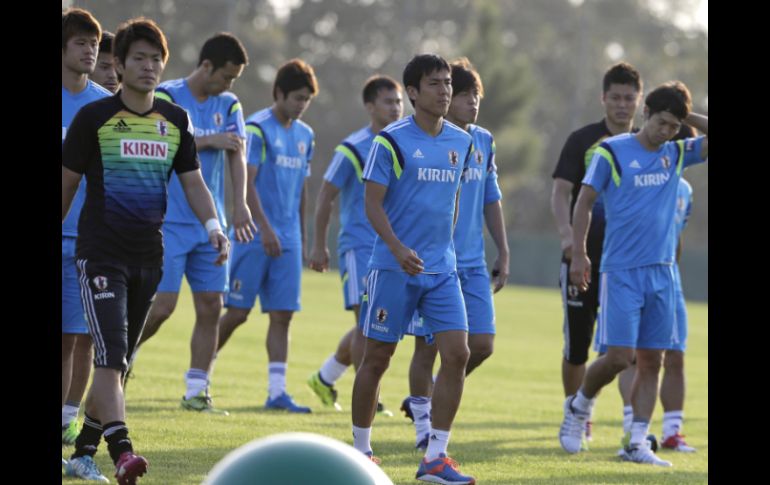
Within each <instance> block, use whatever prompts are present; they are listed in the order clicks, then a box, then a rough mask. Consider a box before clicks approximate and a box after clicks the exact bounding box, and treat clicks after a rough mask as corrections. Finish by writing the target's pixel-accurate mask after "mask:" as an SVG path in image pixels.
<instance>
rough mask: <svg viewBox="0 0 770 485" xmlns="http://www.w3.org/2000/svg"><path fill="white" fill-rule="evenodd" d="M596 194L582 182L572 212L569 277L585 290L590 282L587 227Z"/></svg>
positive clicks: (581, 289)
mask: <svg viewBox="0 0 770 485" xmlns="http://www.w3.org/2000/svg"><path fill="white" fill-rule="evenodd" d="M597 195H598V194H597V192H596V190H594V188H593V187H591V186H590V185H585V184H584V185H583V186H582V187H581V188H580V193H579V194H578V199H577V202H576V203H575V212H574V213H573V214H572V261H571V263H570V266H569V277H570V280H571V281H572V284H574V285H575V286H577V287H578V289H579V290H580V291H586V290H587V289H588V285H589V284H590V283H591V260H589V259H588V252H587V250H586V239H587V237H588V227H589V226H590V225H591V209H592V208H593V206H594V202H595V201H596V197H597Z"/></svg>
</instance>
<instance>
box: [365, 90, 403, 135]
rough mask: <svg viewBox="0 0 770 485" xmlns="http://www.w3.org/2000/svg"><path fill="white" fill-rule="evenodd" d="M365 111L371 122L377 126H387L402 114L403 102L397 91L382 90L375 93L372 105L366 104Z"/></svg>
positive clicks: (399, 92)
mask: <svg viewBox="0 0 770 485" xmlns="http://www.w3.org/2000/svg"><path fill="white" fill-rule="evenodd" d="M367 109H368V110H369V114H370V115H371V117H372V120H373V121H375V122H376V123H377V124H379V125H383V126H387V125H389V124H391V123H393V122H394V121H396V120H397V119H399V118H401V116H403V114H404V100H403V97H402V96H401V91H400V90H398V89H385V88H382V89H380V90H379V91H377V98H375V100H374V102H373V103H367Z"/></svg>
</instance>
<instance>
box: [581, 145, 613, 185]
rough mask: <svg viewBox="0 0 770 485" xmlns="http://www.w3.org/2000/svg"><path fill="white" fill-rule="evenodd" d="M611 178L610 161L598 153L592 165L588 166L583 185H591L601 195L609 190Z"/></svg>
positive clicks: (595, 154) (595, 153) (592, 159)
mask: <svg viewBox="0 0 770 485" xmlns="http://www.w3.org/2000/svg"><path fill="white" fill-rule="evenodd" d="M611 176H612V169H611V167H610V161H609V160H607V159H606V158H604V157H603V156H602V155H601V154H599V153H598V152H594V156H593V158H591V165H589V166H588V170H587V171H586V175H585V177H583V181H582V183H583V184H584V185H590V186H591V187H593V189H594V190H595V191H596V192H597V193H601V192H603V191H604V189H606V188H607V184H608V183H609V181H610V178H611Z"/></svg>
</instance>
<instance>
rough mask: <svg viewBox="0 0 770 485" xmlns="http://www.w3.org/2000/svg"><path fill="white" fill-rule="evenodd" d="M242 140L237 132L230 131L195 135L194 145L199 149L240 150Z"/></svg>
mask: <svg viewBox="0 0 770 485" xmlns="http://www.w3.org/2000/svg"><path fill="white" fill-rule="evenodd" d="M242 144H243V140H242V139H241V137H239V136H238V134H237V133H233V132H230V131H226V132H222V133H214V134H213V135H206V136H196V137H195V147H196V148H197V149H198V150H199V151H200V150H227V151H231V152H236V151H239V150H241V149H242V148H241V147H242V146H243V145H242Z"/></svg>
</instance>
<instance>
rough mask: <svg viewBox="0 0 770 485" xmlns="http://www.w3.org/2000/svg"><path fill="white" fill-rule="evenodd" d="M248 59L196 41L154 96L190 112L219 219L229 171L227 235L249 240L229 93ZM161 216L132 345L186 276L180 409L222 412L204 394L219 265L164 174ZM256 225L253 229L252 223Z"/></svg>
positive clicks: (238, 128) (237, 48) (226, 40)
mask: <svg viewBox="0 0 770 485" xmlns="http://www.w3.org/2000/svg"><path fill="white" fill-rule="evenodd" d="M247 64H248V57H247V55H246V50H245V49H244V48H243V45H242V44H241V42H240V41H239V40H238V39H237V38H236V37H234V36H232V35H230V34H228V33H219V34H216V35H214V36H212V37H210V38H209V39H208V40H206V42H205V43H204V44H203V47H202V48H201V51H200V55H199V57H198V66H197V67H196V68H195V70H194V71H193V72H192V73H191V74H190V75H189V76H187V77H186V78H182V79H175V80H172V81H165V82H164V83H162V84H161V85H160V86H158V89H157V91H156V93H155V95H156V96H157V97H159V98H160V99H164V100H166V101H169V102H172V103H176V104H178V105H179V106H181V107H182V108H184V109H185V110H186V111H187V113H188V114H189V115H190V119H191V120H192V124H193V126H194V127H195V145H196V147H197V149H198V156H199V157H200V161H201V174H202V175H203V179H204V180H205V181H206V186H207V187H208V189H209V191H210V192H211V194H212V196H213V198H214V203H215V204H216V207H217V214H218V215H219V223H220V224H221V225H222V227H226V224H227V222H226V220H225V160H226V161H227V163H228V166H229V168H230V180H231V182H232V186H231V189H232V194H233V238H234V239H235V240H236V241H241V242H247V241H250V240H252V239H253V234H252V228H253V227H254V223H253V222H252V220H251V212H250V211H249V208H248V207H247V205H246V195H245V191H246V164H245V161H244V147H243V141H244V139H245V138H246V129H245V125H244V121H243V109H242V108H241V103H240V102H239V101H238V97H237V96H235V94H233V93H231V92H230V91H229V90H230V89H231V88H232V85H233V83H234V82H235V80H236V79H238V77H240V75H241V73H242V72H243V68H244V67H245V66H246V65H247ZM168 199H169V201H168V212H167V214H166V220H165V222H164V223H163V241H164V244H165V253H164V258H163V277H162V278H161V280H160V283H159V284H158V294H157V295H156V297H155V301H154V302H153V304H152V308H151V309H150V314H149V316H148V317H147V325H146V327H145V329H144V332H143V333H142V338H141V340H140V344H142V343H144V342H146V341H147V340H148V339H149V338H150V337H152V336H153V335H155V333H156V332H157V331H158V329H159V328H160V326H161V325H162V324H163V322H165V321H166V320H168V318H169V317H170V316H171V315H172V314H173V312H174V309H175V308H176V303H177V301H178V300H179V288H180V286H181V284H182V276H183V275H186V276H187V282H188V283H189V284H190V288H191V289H192V294H193V305H194V307H195V324H194V327H193V333H192V338H191V339H190V368H189V369H188V370H187V372H186V373H185V376H184V378H185V384H186V390H185V394H184V396H182V400H181V406H182V408H183V409H187V410H190V411H200V412H208V413H216V414H224V415H227V414H228V413H227V411H224V410H221V409H217V408H215V407H214V406H213V404H212V400H211V396H210V395H209V392H208V384H209V368H210V367H211V364H212V361H213V358H214V354H215V352H216V349H217V340H218V339H217V335H218V322H219V314H220V313H221V311H222V294H223V293H224V291H225V290H226V288H227V267H226V266H215V265H213V264H211V263H212V261H214V260H216V258H217V253H216V251H215V250H214V249H213V248H212V247H211V245H210V244H209V241H208V234H207V233H206V230H205V229H204V228H203V227H201V225H200V224H199V223H198V221H197V219H196V216H195V213H194V212H193V210H192V208H191V207H190V205H189V204H188V202H187V200H186V198H185V194H184V191H183V188H182V185H181V184H180V181H179V178H178V177H177V176H175V175H172V176H171V182H170V183H169V198H168ZM254 230H256V228H254Z"/></svg>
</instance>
